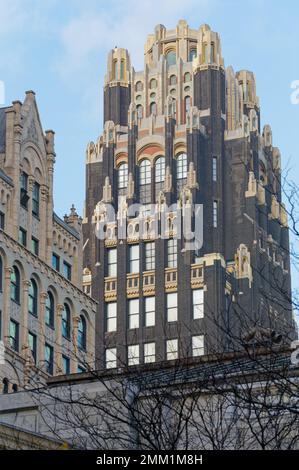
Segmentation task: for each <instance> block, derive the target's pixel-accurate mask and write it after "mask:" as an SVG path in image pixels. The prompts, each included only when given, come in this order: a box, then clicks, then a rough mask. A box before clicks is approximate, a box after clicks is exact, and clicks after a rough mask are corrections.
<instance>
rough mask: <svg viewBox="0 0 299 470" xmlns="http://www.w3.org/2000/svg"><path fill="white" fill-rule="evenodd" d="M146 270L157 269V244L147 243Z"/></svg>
mask: <svg viewBox="0 0 299 470" xmlns="http://www.w3.org/2000/svg"><path fill="white" fill-rule="evenodd" d="M144 246H145V270H146V271H151V270H152V269H155V242H147V243H145V245H144Z"/></svg>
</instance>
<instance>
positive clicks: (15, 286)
mask: <svg viewBox="0 0 299 470" xmlns="http://www.w3.org/2000/svg"><path fill="white" fill-rule="evenodd" d="M20 282H21V281H20V272H19V270H18V268H17V267H16V266H14V267H13V268H12V273H11V275H10V298H11V300H13V301H14V302H17V303H20Z"/></svg>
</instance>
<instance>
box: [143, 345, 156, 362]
mask: <svg viewBox="0 0 299 470" xmlns="http://www.w3.org/2000/svg"><path fill="white" fill-rule="evenodd" d="M155 360H156V345H155V343H145V344H144V364H149V363H150V362H155Z"/></svg>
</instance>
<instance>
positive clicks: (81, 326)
mask: <svg viewBox="0 0 299 470" xmlns="http://www.w3.org/2000/svg"><path fill="white" fill-rule="evenodd" d="M78 348H79V349H81V350H82V351H85V350H86V320H85V318H84V317H83V315H80V320H79V323H78Z"/></svg>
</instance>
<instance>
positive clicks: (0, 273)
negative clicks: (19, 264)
mask: <svg viewBox="0 0 299 470" xmlns="http://www.w3.org/2000/svg"><path fill="white" fill-rule="evenodd" d="M2 289H3V261H2V257H1V256H0V292H2ZM0 339H1V328H0Z"/></svg>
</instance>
